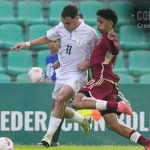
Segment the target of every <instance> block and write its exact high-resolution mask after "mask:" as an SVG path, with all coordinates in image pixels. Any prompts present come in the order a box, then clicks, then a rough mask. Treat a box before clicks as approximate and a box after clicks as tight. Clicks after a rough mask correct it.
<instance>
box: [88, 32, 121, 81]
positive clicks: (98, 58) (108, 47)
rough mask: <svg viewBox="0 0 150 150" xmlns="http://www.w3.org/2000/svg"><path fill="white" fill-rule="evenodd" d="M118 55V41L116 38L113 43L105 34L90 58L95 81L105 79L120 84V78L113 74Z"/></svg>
mask: <svg viewBox="0 0 150 150" xmlns="http://www.w3.org/2000/svg"><path fill="white" fill-rule="evenodd" d="M118 53H119V44H118V39H117V38H115V39H114V40H113V41H111V40H110V39H108V33H105V34H103V35H102V37H101V38H100V40H99V42H98V43H97V45H96V46H95V47H94V49H93V52H92V55H91V58H90V68H91V72H92V78H93V79H95V80H98V79H100V78H104V79H109V80H112V81H114V82H118V81H119V79H120V78H119V76H117V75H115V74H114V73H113V68H114V64H115V61H116V57H117V55H118Z"/></svg>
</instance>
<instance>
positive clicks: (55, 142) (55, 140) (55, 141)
mask: <svg viewBox="0 0 150 150" xmlns="http://www.w3.org/2000/svg"><path fill="white" fill-rule="evenodd" d="M55 100H56V99H53V100H52V109H53V108H54V106H55ZM63 121H64V118H63V119H62V121H61V123H60V125H59V127H58V128H57V130H56V132H55V133H54V135H53V137H52V140H51V144H50V146H59V135H60V132H61V127H62V124H63Z"/></svg>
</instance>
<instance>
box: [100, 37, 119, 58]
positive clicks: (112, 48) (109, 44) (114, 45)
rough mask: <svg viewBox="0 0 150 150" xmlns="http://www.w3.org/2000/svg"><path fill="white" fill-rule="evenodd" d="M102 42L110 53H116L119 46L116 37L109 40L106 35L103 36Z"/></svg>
mask: <svg viewBox="0 0 150 150" xmlns="http://www.w3.org/2000/svg"><path fill="white" fill-rule="evenodd" d="M102 44H103V46H104V47H105V48H106V49H107V50H108V51H109V52H110V53H112V54H113V55H118V53H119V49H120V48H119V44H118V39H117V37H116V38H115V39H114V40H110V39H108V37H107V36H105V38H104V39H103V41H102Z"/></svg>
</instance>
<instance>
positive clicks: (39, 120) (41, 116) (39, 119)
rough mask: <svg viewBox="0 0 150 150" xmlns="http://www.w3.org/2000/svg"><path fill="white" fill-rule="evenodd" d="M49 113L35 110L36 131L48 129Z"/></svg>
mask: <svg viewBox="0 0 150 150" xmlns="http://www.w3.org/2000/svg"><path fill="white" fill-rule="evenodd" d="M46 120H47V114H46V113H45V112H43V111H36V112H35V131H40V129H41V130H42V131H46V130H47V128H46Z"/></svg>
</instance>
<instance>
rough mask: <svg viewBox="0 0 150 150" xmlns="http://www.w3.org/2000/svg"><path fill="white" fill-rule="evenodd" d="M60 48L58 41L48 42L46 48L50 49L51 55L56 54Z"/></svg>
mask: <svg viewBox="0 0 150 150" xmlns="http://www.w3.org/2000/svg"><path fill="white" fill-rule="evenodd" d="M59 46H60V42H59V40H55V41H50V42H49V43H48V48H49V49H50V52H51V54H56V53H57V52H58V49H59Z"/></svg>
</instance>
